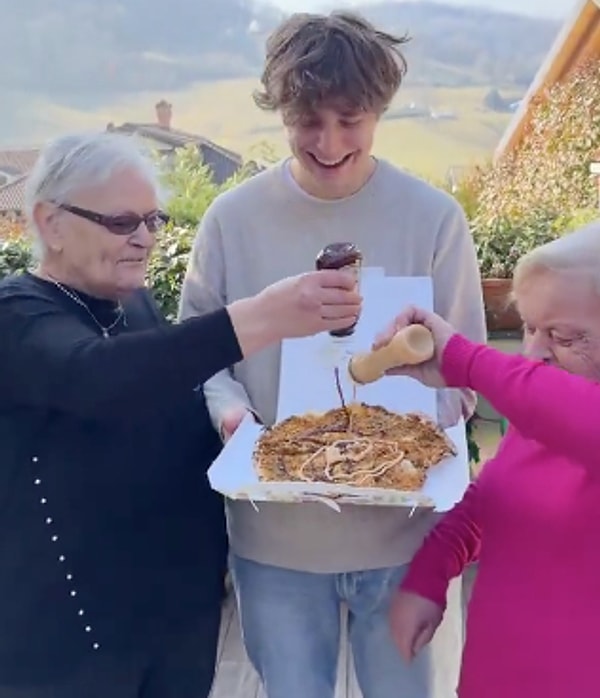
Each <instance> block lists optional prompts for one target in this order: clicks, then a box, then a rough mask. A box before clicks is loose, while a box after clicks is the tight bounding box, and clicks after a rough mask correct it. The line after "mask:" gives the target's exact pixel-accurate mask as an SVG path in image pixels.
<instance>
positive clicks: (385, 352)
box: [348, 325, 435, 384]
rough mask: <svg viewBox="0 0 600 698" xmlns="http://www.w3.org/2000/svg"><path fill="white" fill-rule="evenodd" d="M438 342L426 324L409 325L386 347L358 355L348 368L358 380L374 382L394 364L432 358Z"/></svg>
mask: <svg viewBox="0 0 600 698" xmlns="http://www.w3.org/2000/svg"><path fill="white" fill-rule="evenodd" d="M434 352H435V343H434V341H433V336H432V334H431V332H430V331H429V330H428V329H427V328H426V327H424V326H423V325H409V326H408V327H404V328H403V329H401V330H399V331H398V332H397V333H396V334H395V335H394V336H393V337H392V339H391V340H390V341H389V342H388V343H387V344H386V345H385V346H383V347H380V348H379V349H376V350H375V351H370V352H365V353H364V354H355V355H354V356H353V357H352V358H351V359H350V361H349V363H348V371H349V373H350V376H351V378H352V380H353V381H354V382H355V383H361V384H364V383H373V381H376V380H379V379H380V378H382V377H383V376H384V375H385V372H386V371H387V370H388V369H390V368H393V367H394V366H403V365H404V366H405V365H407V364H412V365H415V364H420V363H423V362H424V361H428V360H429V359H431V357H432V356H433V354H434Z"/></svg>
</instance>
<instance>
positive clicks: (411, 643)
mask: <svg viewBox="0 0 600 698" xmlns="http://www.w3.org/2000/svg"><path fill="white" fill-rule="evenodd" d="M443 615H444V611H443V609H442V608H440V607H439V606H438V605H437V604H435V603H433V601H429V599H425V598H423V597H422V596H418V595H417V594H413V593H412V592H409V591H402V590H400V589H399V590H398V591H396V594H395V596H394V598H393V599H392V606H391V610H390V624H391V629H392V637H393V638H394V642H395V643H396V646H397V647H398V650H399V651H400V654H401V656H402V657H403V659H404V660H405V661H406V662H411V661H412V660H413V659H414V658H415V657H416V656H417V654H418V653H419V652H420V651H421V650H422V649H423V647H425V646H426V645H428V644H429V643H430V642H431V639H432V638H433V636H434V635H435V631H436V630H437V628H438V626H439V624H440V623H441V622H442V617H443Z"/></svg>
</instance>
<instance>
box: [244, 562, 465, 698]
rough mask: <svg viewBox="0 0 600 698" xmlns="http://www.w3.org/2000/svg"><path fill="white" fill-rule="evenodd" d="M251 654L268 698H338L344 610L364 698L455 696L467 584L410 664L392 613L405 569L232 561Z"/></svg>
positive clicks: (454, 590)
mask: <svg viewBox="0 0 600 698" xmlns="http://www.w3.org/2000/svg"><path fill="white" fill-rule="evenodd" d="M231 568H232V576H233V581H234V585H235V590H236V595H237V601H238V608H239V614H240V622H241V626H242V634H243V638H244V644H245V646H246V651H247V653H248V656H249V658H250V661H251V662H252V664H253V666H254V668H255V669H256V671H257V672H258V674H259V675H260V677H261V680H262V682H263V685H264V687H265V691H266V694H267V696H268V698H333V696H334V692H335V684H336V670H337V662H338V652H339V646H340V608H341V604H342V603H345V604H346V605H347V607H348V640H349V643H350V648H351V651H352V655H353V659H354V666H355V670H356V677H357V680H358V684H359V686H360V689H361V691H362V694H363V697H364V698H455V696H456V686H457V683H458V672H459V667H460V657H461V654H462V641H463V623H462V606H461V583H460V580H455V582H453V584H452V587H451V590H450V592H449V595H448V608H447V611H446V614H445V617H444V621H443V623H442V625H440V628H439V629H438V632H437V633H436V636H435V638H434V640H433V642H432V643H431V645H430V646H429V647H427V648H426V649H425V650H423V652H421V653H420V655H419V656H418V658H417V659H416V660H415V661H414V662H413V663H412V664H410V665H407V664H406V663H405V662H404V661H403V660H402V658H401V657H400V655H399V653H398V652H397V650H396V647H395V645H394V643H393V641H392V638H391V634H390V630H389V620H388V611H389V604H390V601H391V598H392V594H393V592H394V590H395V589H396V587H397V586H398V584H399V582H400V581H401V579H402V576H403V575H404V574H405V572H406V566H403V567H395V568H385V569H378V570H369V571H364V572H348V573H343V574H313V573H310V572H297V571H294V570H287V569H283V568H279V567H271V566H269V565H263V564H259V563H256V562H251V561H249V560H245V559H243V558H240V557H237V556H232V560H231Z"/></svg>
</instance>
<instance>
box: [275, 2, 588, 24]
mask: <svg viewBox="0 0 600 698" xmlns="http://www.w3.org/2000/svg"><path fill="white" fill-rule="evenodd" d="M271 1H272V2H273V3H274V4H275V5H278V6H279V7H281V8H283V9H284V10H286V11H289V12H297V11H299V10H304V11H307V12H312V11H314V10H319V9H322V8H323V6H326V7H331V6H334V7H336V8H342V7H351V6H352V5H353V4H364V3H365V2H376V1H377V0H360V2H354V0H338V2H337V3H336V2H334V1H333V0H271ZM401 1H402V0H398V2H401ZM423 1H426V0H423ZM437 1H439V2H441V3H443V4H446V5H472V6H473V7H487V8H490V9H494V10H505V11H509V12H518V13H519V14H528V15H534V16H538V17H548V18H553V19H564V18H565V17H566V16H567V15H568V14H569V12H571V10H572V9H573V8H574V7H575V6H576V5H577V4H578V0H437Z"/></svg>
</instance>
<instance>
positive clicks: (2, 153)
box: [0, 148, 40, 174]
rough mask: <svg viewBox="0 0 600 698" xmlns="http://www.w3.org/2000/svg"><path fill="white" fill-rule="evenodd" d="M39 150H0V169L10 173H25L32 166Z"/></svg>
mask: <svg viewBox="0 0 600 698" xmlns="http://www.w3.org/2000/svg"><path fill="white" fill-rule="evenodd" d="M39 152H40V151H39V150H38V149H37V148H29V149H27V150H0V170H2V171H4V172H8V173H10V174H25V173H26V172H29V171H30V170H31V168H32V167H33V165H34V163H35V161H36V160H37V158H38V155H39Z"/></svg>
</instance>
